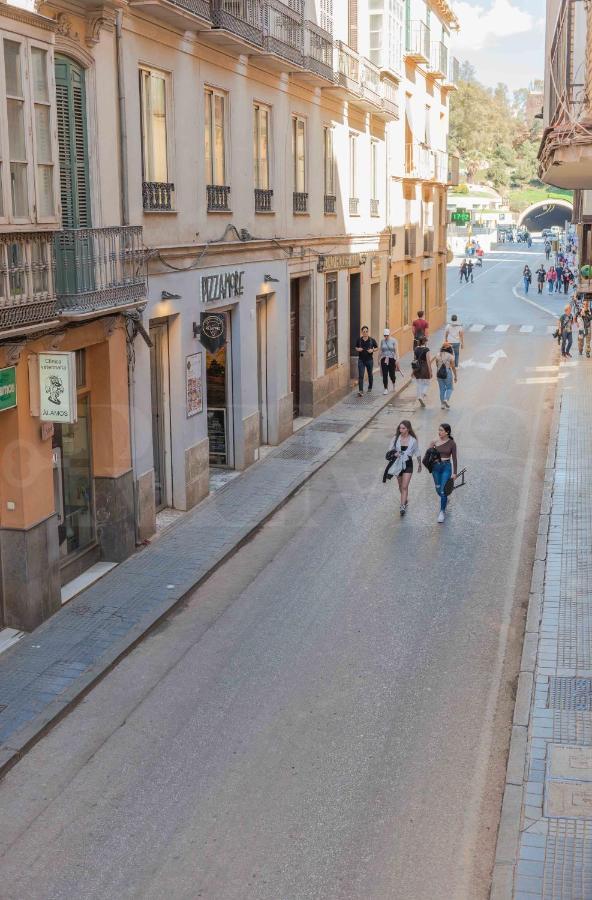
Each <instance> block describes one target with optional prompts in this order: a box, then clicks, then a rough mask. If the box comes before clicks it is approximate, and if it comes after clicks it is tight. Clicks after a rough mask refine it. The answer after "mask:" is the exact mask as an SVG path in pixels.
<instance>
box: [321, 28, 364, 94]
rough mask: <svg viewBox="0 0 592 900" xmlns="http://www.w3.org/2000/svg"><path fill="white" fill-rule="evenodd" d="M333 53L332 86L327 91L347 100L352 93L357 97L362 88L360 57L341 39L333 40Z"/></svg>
mask: <svg viewBox="0 0 592 900" xmlns="http://www.w3.org/2000/svg"><path fill="white" fill-rule="evenodd" d="M334 55H335V59H334V64H333V65H334V73H335V74H334V76H333V82H334V87H333V88H332V89H330V90H329V91H328V93H331V94H334V95H336V96H337V97H339V98H340V99H342V100H348V99H350V98H351V96H352V95H353V96H354V97H359V96H360V94H361V90H362V86H361V81H360V57H359V56H358V54H357V53H356V52H355V50H352V49H351V47H348V46H347V44H344V43H343V41H336V42H335V49H334Z"/></svg>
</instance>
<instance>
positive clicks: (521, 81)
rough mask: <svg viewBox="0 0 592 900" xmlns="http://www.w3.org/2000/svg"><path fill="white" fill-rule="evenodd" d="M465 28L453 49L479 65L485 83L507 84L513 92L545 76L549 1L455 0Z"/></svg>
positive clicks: (479, 77)
mask: <svg viewBox="0 0 592 900" xmlns="http://www.w3.org/2000/svg"><path fill="white" fill-rule="evenodd" d="M451 6H452V7H453V8H454V10H455V12H456V13H457V15H458V18H459V20H460V27H461V30H460V32H459V34H458V36H456V37H454V38H453V45H454V50H453V51H452V52H453V53H454V55H455V56H457V57H458V58H459V59H460V60H461V62H462V61H463V60H465V59H466V60H468V61H469V62H470V63H472V64H473V65H474V66H475V69H476V74H477V78H478V80H479V81H481V82H482V83H483V84H486V85H491V86H495V85H496V84H497V83H498V81H503V82H505V83H506V84H507V85H508V87H509V88H510V89H511V90H515V89H516V88H520V87H528V85H529V84H530V82H531V81H533V80H534V79H536V78H542V77H543V69H544V53H545V14H544V9H545V6H546V4H545V3H544V2H543V0H453V2H452V3H451Z"/></svg>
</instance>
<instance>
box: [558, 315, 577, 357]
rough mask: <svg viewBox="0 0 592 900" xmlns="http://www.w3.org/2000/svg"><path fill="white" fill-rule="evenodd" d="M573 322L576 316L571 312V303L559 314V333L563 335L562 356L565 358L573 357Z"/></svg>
mask: <svg viewBox="0 0 592 900" xmlns="http://www.w3.org/2000/svg"><path fill="white" fill-rule="evenodd" d="M573 324H574V317H573V315H572V312H571V306H570V305H569V303H568V304H567V306H566V307H565V309H564V311H563V313H562V314H561V315H560V316H559V328H558V331H559V334H560V335H561V356H562V357H563V359H567V358H569V359H571V353H570V352H569V351H570V350H571V345H572V341H573Z"/></svg>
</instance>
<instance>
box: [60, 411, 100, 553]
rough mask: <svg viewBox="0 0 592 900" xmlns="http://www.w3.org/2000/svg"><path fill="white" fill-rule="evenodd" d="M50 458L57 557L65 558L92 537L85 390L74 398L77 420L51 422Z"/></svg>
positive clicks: (86, 543)
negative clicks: (52, 432)
mask: <svg viewBox="0 0 592 900" xmlns="http://www.w3.org/2000/svg"><path fill="white" fill-rule="evenodd" d="M53 459H54V486H55V490H56V494H57V496H56V510H57V512H58V538H59V545H60V558H61V559H65V558H66V557H68V556H70V555H71V554H73V553H77V552H78V551H80V550H84V548H85V547H88V545H89V544H91V543H92V542H93V540H94V537H95V529H94V502H93V500H94V498H93V481H92V460H91V441H90V400H89V396H88V394H87V395H84V396H81V397H79V398H78V421H77V422H74V423H73V424H61V423H56V424H55V426H54V437H53Z"/></svg>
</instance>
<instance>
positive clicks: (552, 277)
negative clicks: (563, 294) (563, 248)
mask: <svg viewBox="0 0 592 900" xmlns="http://www.w3.org/2000/svg"><path fill="white" fill-rule="evenodd" d="M556 281H557V272H556V271H555V266H549V271H548V272H547V287H548V288H549V293H550V294H552V293H553V291H554V290H555V282H556Z"/></svg>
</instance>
